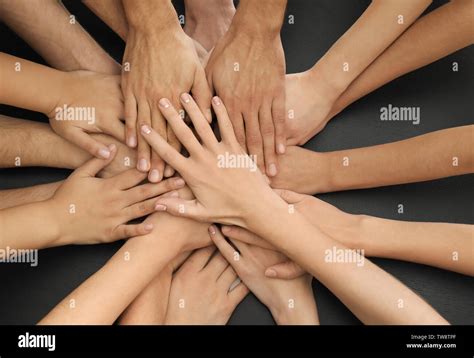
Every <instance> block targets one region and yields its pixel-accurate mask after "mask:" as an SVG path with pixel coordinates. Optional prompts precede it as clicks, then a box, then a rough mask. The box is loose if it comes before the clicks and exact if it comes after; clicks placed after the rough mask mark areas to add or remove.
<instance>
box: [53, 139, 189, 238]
mask: <svg viewBox="0 0 474 358" xmlns="http://www.w3.org/2000/svg"><path fill="white" fill-rule="evenodd" d="M108 149H109V150H110V153H111V155H110V157H109V159H107V160H103V159H97V158H94V159H91V160H89V161H88V162H86V163H85V164H84V165H82V166H81V167H79V168H78V169H76V170H75V171H74V172H73V173H72V174H71V175H70V176H69V178H68V179H67V180H66V181H65V182H64V183H63V184H62V185H61V186H60V187H59V188H58V190H57V191H56V192H55V194H54V196H53V197H52V198H51V199H50V202H51V205H52V207H53V210H54V212H55V213H56V214H55V215H56V218H57V220H58V222H59V223H60V225H59V226H60V234H59V236H60V238H59V241H60V242H61V243H62V244H91V243H104V242H110V241H114V240H118V239H123V238H128V237H131V236H138V235H144V234H146V233H149V232H150V231H151V230H152V228H153V226H152V225H148V223H141V224H134V225H132V224H127V222H129V221H130V220H133V219H137V218H140V217H142V216H145V215H148V214H150V213H152V212H154V211H155V210H156V208H155V205H156V197H157V196H158V195H161V194H163V193H166V192H168V191H171V190H175V189H178V188H180V187H182V186H184V182H183V181H182V180H179V179H169V180H167V181H165V182H163V183H160V184H142V185H138V184H139V183H140V182H142V181H143V180H144V179H145V178H146V175H144V174H142V173H140V172H138V171H137V170H136V169H131V170H128V171H126V172H123V173H121V174H118V175H116V176H114V177H112V178H109V179H100V178H96V177H95V176H96V175H97V173H98V172H99V171H101V170H102V169H103V168H104V167H105V166H106V165H108V164H109V163H110V162H111V161H112V160H113V158H114V156H115V154H116V150H117V149H116V147H115V146H114V145H111V146H109V148H108ZM137 185H138V186H137Z"/></svg>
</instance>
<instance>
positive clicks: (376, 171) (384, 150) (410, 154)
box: [271, 125, 474, 194]
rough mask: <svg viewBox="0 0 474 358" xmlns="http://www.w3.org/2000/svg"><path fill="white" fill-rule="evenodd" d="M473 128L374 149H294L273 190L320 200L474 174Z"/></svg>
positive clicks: (425, 135)
mask: <svg viewBox="0 0 474 358" xmlns="http://www.w3.org/2000/svg"><path fill="white" fill-rule="evenodd" d="M473 136H474V126H473V125H469V126H461V127H456V128H449V129H443V130H439V131H435V132H431V133H428V134H423V135H420V136H417V137H413V138H410V139H405V140H401V141H398V142H393V143H387V144H381V145H375V146H371V147H364V148H356V149H347V150H338V151H334V152H326V153H316V152H312V151H310V150H307V149H302V148H298V147H289V150H288V153H287V154H286V155H285V158H283V159H282V165H283V167H282V171H281V173H279V174H278V175H277V176H276V177H275V178H271V185H272V187H274V188H280V189H289V190H294V191H298V192H301V193H306V194H315V193H323V192H331V191H341V190H349V189H363V188H374V187H380V186H386V185H396V184H406V183H415V182H420V181H426V180H434V179H439V178H445V177H449V176H454V175H462V174H468V173H472V172H473V171H474V158H473V155H474V154H473V150H472V138H473Z"/></svg>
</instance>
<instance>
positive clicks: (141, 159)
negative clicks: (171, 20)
mask: <svg viewBox="0 0 474 358" xmlns="http://www.w3.org/2000/svg"><path fill="white" fill-rule="evenodd" d="M143 125H148V126H151V112H150V107H149V106H148V103H146V102H142V103H139V104H138V126H139V127H140V128H141V127H142V126H143ZM137 154H138V162H137V169H138V170H139V171H141V172H148V171H149V170H150V158H151V150H150V146H149V145H148V143H147V142H146V141H145V140H144V139H143V137H142V136H139V137H138V147H137Z"/></svg>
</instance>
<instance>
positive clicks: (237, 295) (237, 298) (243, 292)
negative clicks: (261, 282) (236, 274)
mask: <svg viewBox="0 0 474 358" xmlns="http://www.w3.org/2000/svg"><path fill="white" fill-rule="evenodd" d="M249 292H250V291H249V289H248V288H247V286H245V285H244V284H243V283H242V282H241V283H239V284H238V285H237V286H235V287H234V288H233V289H232V291H230V292H229V293H228V295H229V298H230V299H231V300H232V302H233V303H234V304H235V305H237V304H239V303H240V302H241V301H242V300H243V299H244V298H245V296H247V294H248V293H249Z"/></svg>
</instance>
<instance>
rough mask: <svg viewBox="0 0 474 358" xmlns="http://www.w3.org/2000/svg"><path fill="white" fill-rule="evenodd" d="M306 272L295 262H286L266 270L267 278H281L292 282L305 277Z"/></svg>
mask: <svg viewBox="0 0 474 358" xmlns="http://www.w3.org/2000/svg"><path fill="white" fill-rule="evenodd" d="M304 274H305V271H304V270H303V269H302V268H301V267H300V266H299V265H298V264H296V263H294V262H293V261H285V262H282V263H279V264H276V265H273V266H270V267H268V268H267V269H266V270H265V276H266V277H270V278H281V279H284V280H292V279H294V278H297V277H300V276H303V275H304Z"/></svg>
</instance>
